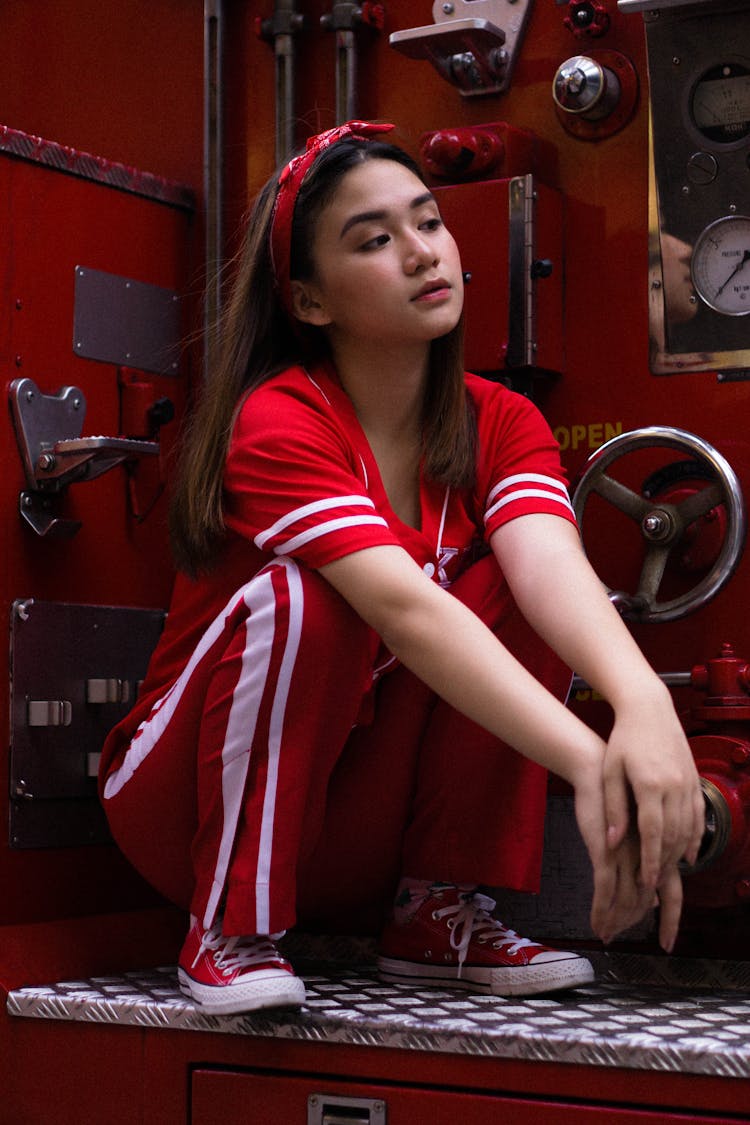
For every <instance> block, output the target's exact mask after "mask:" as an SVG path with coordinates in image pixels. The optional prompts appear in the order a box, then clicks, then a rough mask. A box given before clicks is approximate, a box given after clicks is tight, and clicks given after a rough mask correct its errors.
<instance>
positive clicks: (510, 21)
mask: <svg viewBox="0 0 750 1125" xmlns="http://www.w3.org/2000/svg"><path fill="white" fill-rule="evenodd" d="M530 9H531V0H435V3H434V4H433V6H432V18H433V19H434V21H435V23H434V25H433V26H427V27H411V28H408V29H406V30H405V31H396V32H394V33H393V34H392V35H391V36H390V39H389V42H390V44H391V46H392V47H395V48H396V50H397V51H400V52H401V53H402V54H404V55H407V56H408V57H409V58H412V59H428V60H429V62H431V63H432V64H433V66H434V67H435V69H436V70H437V71H438V73H439V74H440V75H442V77H443V78H445V79H446V81H448V82H450V83H452V84H453V85H454V86H458V88H459V90H460V91H461V94H462V95H463V96H464V97H472V96H475V95H477V94H501V93H504V92H505V91H506V90H507V89H508V88H509V86H510V82H511V77H512V73H513V66H514V64H515V61H516V58H517V56H518V52H519V49H520V46H521V40H522V36H523V32H524V30H525V27H526V22H527V19H528V16H529V14H530Z"/></svg>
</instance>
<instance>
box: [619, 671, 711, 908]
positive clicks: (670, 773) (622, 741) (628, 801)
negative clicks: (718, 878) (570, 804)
mask: <svg viewBox="0 0 750 1125" xmlns="http://www.w3.org/2000/svg"><path fill="white" fill-rule="evenodd" d="M603 781H604V804H605V814H606V821H607V842H608V844H609V846H610V847H611V848H616V847H618V846H619V844H620V843H621V841H622V840H623V839H624V838H625V836H626V834H627V832H628V827H629V824H630V821H631V816H632V807H631V806H632V800H634V801H635V805H636V811H635V817H636V825H637V829H638V835H639V838H640V854H641V861H640V862H641V880H642V882H643V884H644V885H645V886H646V887H648V888H649V889H651V890H656V888H657V887H658V886H660V885H663V883H664V879H665V877H666V875H667V873H669V872H671V871H673V870H674V869H675V868H676V865H677V864H678V863H679V861H680V860H682V859H685V860H686V861H687V862H688V863H690V864H692V863H694V862H695V860H696V857H697V855H698V849H699V847H700V843H701V839H702V837H703V832H704V828H705V809H704V802H703V796H702V793H701V789H700V780H699V777H698V772H697V770H696V768H695V762H694V761H693V756H692V754H691V752H690V747H689V746H688V743H687V739H686V738H685V735H684V732H683V730H682V727H681V725H680V723H679V720H678V719H677V716H676V715H675V713H674V710H673V708H672V705H671V700H670V697H669V694H668V692H667V689H666V688H664V686H663V685H662V684H661V683H660V682H659V681H656V680H655V681H654V687H653V692H652V695H651V697H650V698H649V699H646V700H643V699H640V700H639V701H638V704H637V705H636V706H629V707H626V708H621V709H620V710H619V711H617V710H616V711H615V724H614V727H613V729H612V732H611V734H610V737H609V741H608V744H607V749H606V752H605V755H604V766H603ZM631 794H632V798H631ZM669 885H670V886H671V879H670V883H669ZM670 897H673V891H672V892H671V893H670Z"/></svg>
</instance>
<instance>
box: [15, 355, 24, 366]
mask: <svg viewBox="0 0 750 1125" xmlns="http://www.w3.org/2000/svg"><path fill="white" fill-rule="evenodd" d="M16 367H23V356H22V355H17V356H16Z"/></svg>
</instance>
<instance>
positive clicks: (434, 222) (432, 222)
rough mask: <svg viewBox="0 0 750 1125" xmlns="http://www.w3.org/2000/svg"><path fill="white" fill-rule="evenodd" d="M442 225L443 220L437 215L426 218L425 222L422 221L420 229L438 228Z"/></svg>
mask: <svg viewBox="0 0 750 1125" xmlns="http://www.w3.org/2000/svg"><path fill="white" fill-rule="evenodd" d="M442 225H443V220H442V219H441V218H440V217H439V216H437V215H435V216H433V217H432V218H431V219H425V221H424V222H423V223H420V230H437V229H438V227H441V226H442Z"/></svg>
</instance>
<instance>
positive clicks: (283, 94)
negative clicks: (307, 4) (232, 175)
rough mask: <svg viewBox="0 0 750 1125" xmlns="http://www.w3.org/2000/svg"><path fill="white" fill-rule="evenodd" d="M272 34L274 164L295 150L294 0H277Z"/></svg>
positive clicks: (285, 159) (285, 158)
mask: <svg viewBox="0 0 750 1125" xmlns="http://www.w3.org/2000/svg"><path fill="white" fill-rule="evenodd" d="M274 23H275V25H276V28H277V32H276V34H275V36H274V55H275V59H276V164H277V166H278V165H281V164H285V163H286V161H287V160H289V158H290V157H291V155H292V153H293V151H294V37H293V35H292V30H293V28H294V26H295V12H294V0H276V5H275V9H274Z"/></svg>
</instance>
